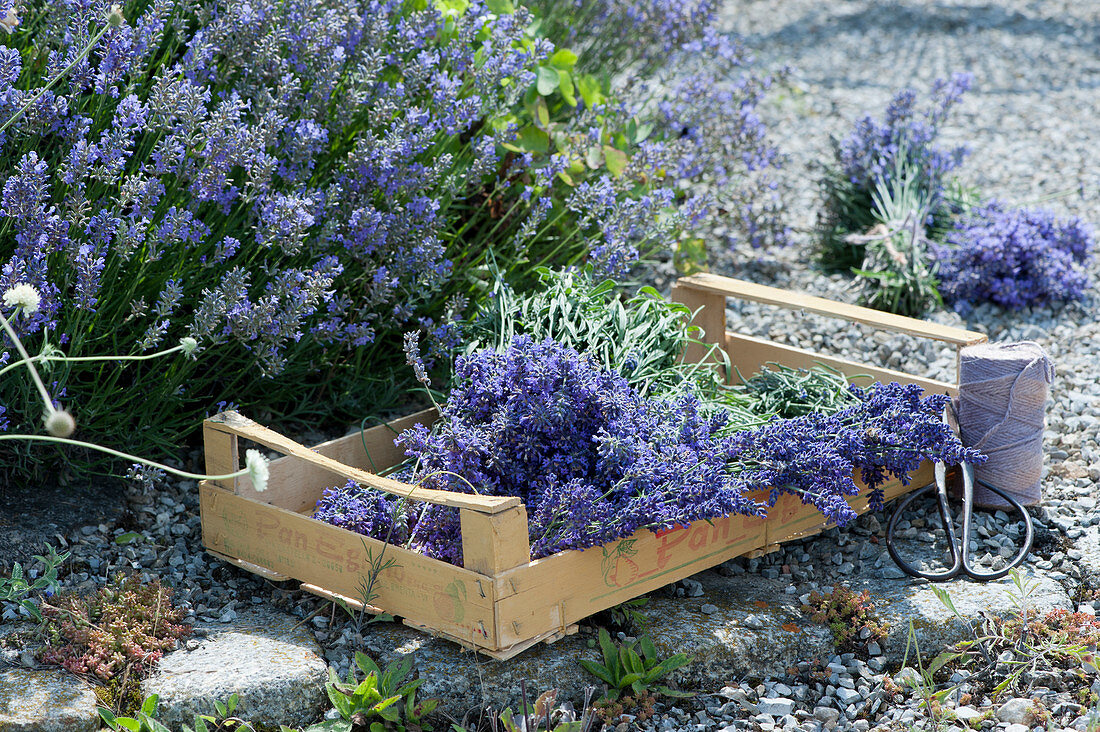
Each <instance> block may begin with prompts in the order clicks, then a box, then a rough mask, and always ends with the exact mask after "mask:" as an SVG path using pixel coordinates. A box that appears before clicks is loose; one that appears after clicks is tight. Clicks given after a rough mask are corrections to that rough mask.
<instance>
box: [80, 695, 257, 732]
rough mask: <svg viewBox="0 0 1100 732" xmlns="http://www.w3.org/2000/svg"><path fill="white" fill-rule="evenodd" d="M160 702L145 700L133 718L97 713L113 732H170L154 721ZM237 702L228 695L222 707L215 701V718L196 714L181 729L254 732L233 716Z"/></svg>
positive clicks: (190, 731)
mask: <svg viewBox="0 0 1100 732" xmlns="http://www.w3.org/2000/svg"><path fill="white" fill-rule="evenodd" d="M159 701H160V699H159V697H158V696H157V695H156V694H152V695H151V696H149V697H147V698H146V699H145V701H144V702H142V704H141V709H139V710H138V712H137V716H134V717H121V716H119V717H116V716H115V715H114V713H112V712H111V710H109V709H106V708H104V707H99V708H98V710H97V711H98V712H99V717H100V719H102V720H103V723H104V724H105V725H106V726H107V727H108V728H110V729H112V730H114V732H123V731H125V732H171V731H170V730H169V728H168V727H166V726H165V725H163V724H161V723H160V722H158V721H157V719H156V716H157V704H158V702H159ZM239 701H240V699H239V697H238V696H237V695H236V694H233V695H231V696H230V697H229V699H227V700H226V701H225V703H222V702H220V701H215V702H214V710H215V714H196V715H195V719H194V724H193V725H191V726H188V725H186V724H184V725H181V726H182V728H183V732H231V731H232V730H247V731H248V732H254V730H253V727H252V725H250V724H249V723H248V722H245V721H244V720H243V719H239V718H237V717H235V716H233V712H234V711H235V710H236V708H237V703H238V702H239Z"/></svg>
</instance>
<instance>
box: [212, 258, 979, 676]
mask: <svg viewBox="0 0 1100 732" xmlns="http://www.w3.org/2000/svg"><path fill="white" fill-rule="evenodd" d="M728 297H737V298H741V299H744V300H752V301H757V302H762V303H769V304H772V305H778V306H780V307H786V308H795V309H800V310H804V311H807V312H813V313H820V314H823V315H827V316H832V317H836V318H842V319H846V320H849V321H854V322H857V323H864V324H866V325H870V326H873V327H875V328H878V329H883V330H892V331H898V332H902V333H909V334H912V335H916V336H923V337H927V338H933V339H937V340H940V341H945V342H947V343H950V344H952V345H954V346H955V347H957V348H961V347H962V346H965V345H969V344H973V343H978V342H981V341H983V340H985V336H983V335H982V334H980V333H972V332H969V331H964V330H959V329H956V328H949V327H946V326H942V325H936V324H933V323H926V322H923V321H919V320H914V319H911V318H904V317H899V316H895V315H890V314H886V313H880V312H877V311H874V310H868V309H866V308H860V307H856V306H852V305H846V304H842V303H836V302H832V301H830V300H824V299H821V298H817V297H810V296H806V295H800V294H797V293H792V292H787V291H785V290H779V289H775V288H771V287H764V286H761V285H755V284H751V283H747V282H741V281H738V280H732V279H729V278H725V277H717V276H714V275H705V274H699V275H693V276H691V277H685V278H683V279H681V280H680V281H679V282H678V283H677V284H676V286H675V287H674V289H673V298H674V299H676V300H678V301H679V302H682V303H685V304H686V305H688V306H689V307H690V308H691V309H692V311H693V312H695V313H696V315H695V322H696V323H698V324H699V325H701V326H703V328H704V329H705V331H706V333H707V339H708V340H709V341H710V342H716V343H719V344H720V345H721V346H722V347H723V348H725V349H726V351H727V352H728V353H729V356H730V360H731V362H732V364H733V365H734V366H736V367H737V368H738V369H739V370H740V372H741V373H742V374H745V375H746V376H748V375H749V374H752V373H755V372H756V371H758V370H759V368H760V367H761V366H762V365H764V364H765V363H767V362H778V363H782V364H785V365H788V366H792V367H803V368H807V367H810V366H812V365H813V364H814V363H821V364H825V365H827V366H831V367H833V368H836V369H838V370H840V371H842V372H844V373H845V374H847V375H850V376H851V375H856V374H867V375H870V376H872V377H874V378H875V379H877V380H879V381H886V382H888V381H898V382H901V383H916V384H919V385H920V386H922V387H923V388H924V389H925V390H926V391H934V392H941V393H953V392H954V389H955V387H954V386H953V385H951V384H946V383H942V382H938V381H933V380H930V379H925V378H921V377H918V376H914V375H910V374H904V373H900V372H896V371H890V370H887V369H883V368H878V367H874V366H871V365H868V364H861V363H856V362H852V361H846V360H843V359H837V358H831V357H826V356H821V355H818V354H815V353H813V352H811V351H806V350H802V349H798V348H792V347H789V346H782V345H778V344H775V343H771V342H769V341H766V340H762V339H759V338H753V337H749V336H744V335H740V334H737V333H731V332H727V331H726V316H725V306H726V298H728ZM702 355H703V350H702V348H701V347H699V348H697V349H695V352H694V353H689V354H687V356H688V357H689V358H692V357H694V358H701V357H702ZM435 418H436V414H435V412H434V411H432V410H429V411H426V412H422V413H420V414H416V415H412V416H410V417H405V418H404V419H399V420H396V421H395V422H392V423H390V424H389V425H385V426H379V427H375V428H373V429H369V430H366V431H365V432H363V433H356V434H352V435H349V436H347V437H343V438H340V439H338V440H332V441H330V442H326V443H324V444H321V445H318V446H317V447H315V448H313V449H308V448H306V447H303V446H302V445H299V444H297V443H295V442H293V441H292V440H290V439H288V438H286V437H284V436H282V435H280V434H278V433H276V432H274V431H272V430H269V429H267V428H265V427H262V426H260V425H258V424H256V423H254V422H252V421H251V420H248V419H246V418H244V417H241V416H240V415H238V414H236V413H234V412H225V413H222V414H219V415H217V416H215V417H213V418H211V419H208V420H206V422H205V423H204V425H203V433H204V434H203V437H204V441H205V448H206V470H207V472H208V473H209V474H211V475H223V474H227V473H231V472H234V471H236V470H237V469H238V465H239V453H240V448H239V446H238V441H239V440H242V439H244V440H251V441H253V442H255V443H259V444H260V445H264V446H265V447H267V448H270V449H271V450H274V451H276V452H279V453H282V454H283V455H285V457H282V458H279V459H277V460H275V461H273V462H272V463H271V467H270V470H271V477H270V481H269V483H268V487H267V490H266V491H264V492H263V493H258V492H256V491H255V490H254V489H253V487H252V485H251V483H250V481H249V480H248V479H247V478H238V479H232V480H220V481H212V482H211V481H208V482H203V483H201V484H200V486H199V489H200V492H201V511H202V530H203V544H204V546H205V547H206V548H207V550H208V551H209V552H211V553H212V554H215V555H216V556H219V557H221V558H223V559H225V560H226V561H229V562H232V563H234V564H236V565H238V566H241V567H243V568H245V569H248V570H250V571H252V572H256V573H257V574H261V575H264V576H266V577H269V578H272V579H282V580H285V579H291V578H292V579H295V580H299V581H301V582H302V583H303V585H302V587H303V589H306V590H309V591H311V592H314V593H316V594H319V595H321V596H323V597H327V598H330V599H341V600H343V601H345V602H347V603H348V604H349V605H351V606H352V607H357V608H359V607H363V603H362V602H361V601H360V598H362V596H363V583H364V577H365V576H366V574H367V572H368V570H369V568H370V566H371V562H372V558H373V561H376V562H377V561H378V560H379V557H384V559H385V560H387V561H388V560H393V561H394V562H395V563H396V564H395V566H392V567H390V568H388V569H386V570H384V571H383V572H381V573H380V575H379V576H378V580H377V583H376V585H375V587H374V591H375V592H376V593H377V597H376V598H375V600H374V602H373V605H374V606H375V607H369V608H368V609H370V610H379V609H380V610H384V611H385V612H388V613H390V614H392V615H395V616H399V617H401V618H402V619H403V621H404V622H405V623H406V624H408V625H413V626H415V627H420V628H423V629H425V630H427V631H429V632H431V633H434V634H437V635H440V636H443V637H446V638H449V639H451V640H454V641H456V642H458V643H460V644H462V645H464V646H467V647H470V648H474V649H477V650H478V651H481V652H483V653H485V654H487V655H490V656H493V657H495V658H499V659H506V658H510V657H512V656H514V655H516V654H517V653H519V652H521V651H523V650H524V649H526V648H529V647H530V646H532V645H534V644H535V643H538V642H540V641H552V640H556V639H558V638H561V637H563V636H565V635H567V634H569V633H570V632H572V631H573V630H575V628H576V626H575V624H576V623H577V621H579V620H581V619H582V618H585V617H587V616H589V615H592V614H593V613H596V612H598V611H600V610H603V609H606V608H609V607H612V606H614V605H617V604H619V603H621V602H624V601H626V600H629V599H631V598H634V597H637V596H639V595H642V594H644V593H646V592H649V591H651V590H654V589H657V588H658V587H661V586H664V585H667V584H669V583H670V582H674V581H676V580H679V579H683V578H684V577H688V576H690V575H692V574H694V573H696V572H699V571H701V570H704V569H707V568H708V567H712V566H715V565H717V564H720V563H721V562H724V561H726V560H727V559H730V558H733V557H737V556H741V555H746V554H754V553H762V552H767V551H769V550H772V549H774V548H776V547H777V546H778V545H779V543H780V542H784V541H789V540H792V539H796V538H801V537H804V536H809V535H812V534H814V533H817V532H819V531H821V530H822V529H824V528H825V520H824V517H823V516H822V515H821V513H819V512H818V511H817V509H815V508H813V507H812V506H804V505H802V503H801V502H800V501H799V500H798V499H796V498H795V497H793V496H786V495H785V496H783V497H782V498H781V500H780V501H779V502H778V503H777V505H776V506H775V507H774V508H773V509H772V510H771V511H770V512H769V516H768V518H766V519H761V518H750V517H745V516H728V517H724V518H719V519H715V520H712V521H710V522H707V521H698V522H696V523H693V524H692V525H690V526H687V527H678V528H675V529H672V530H668V531H657V532H652V531H648V530H640V531H638V532H637V533H636V534H634V535H633V536H631V537H629V538H626V539H621V540H619V541H615V542H611V543H609V544H606V545H604V546H600V547H594V548H591V549H587V550H584V551H567V552H561V553H559V554H555V555H553V556H549V557H545V558H543V559H537V560H534V561H532V560H531V559H530V544H529V542H528V532H527V513H526V510H525V509H524V506H523V505H522V504H521V503H520V500H519V499H518V498H515V497H498V496H481V495H466V494H457V493H449V492H444V491H435V490H427V489H422V488H414V487H413V486H410V485H407V484H404V483H400V482H398V481H396V480H392V479H389V478H385V477H380V476H378V475H375V474H373V473H371V472H368V467H371V466H373V469H375V470H381V469H384V468H387V467H390V466H393V465H396V464H397V463H398V462H400V461H401V460H402V459H403V457H404V456H403V454H402V452H401V451H400V450H399V449H398V448H396V447H395V446H394V444H393V438H394V435H395V431H396V432H400V431H401V430H404V429H407V428H408V427H411V426H412V425H413V424H415V423H417V422H422V423H430V422H431V421H432V420H434V419H435ZM368 454H369V457H368ZM372 461H373V462H372ZM912 478H913V482H912V483H911V484H910V488H912V487H916V486H920V485H923V484H925V483H927V482H929V481H930V480H931V479H932V469H931V465H930V464H927V463H926V464H925V465H924V466H922V467H921V468H920V469H919V470H918V471H917V472H916V473H915V474H914V475H913V476H912ZM347 479H354V480H356V481H358V482H359V483H360V484H363V485H369V486H373V487H375V488H378V489H380V490H383V491H386V492H388V493H391V494H394V495H397V496H406V497H409V498H411V499H414V500H418V501H427V502H429V503H435V504H440V505H445V506H452V507H455V508H457V509H458V510H459V514H460V517H461V531H462V553H463V557H464V561H465V565H466V566H465V567H455V566H453V565H451V564H447V563H445V562H441V561H439V560H436V559H431V558H428V557H425V556H423V555H420V554H417V553H415V552H411V551H408V550H405V549H402V548H400V547H396V546H386V545H385V544H383V543H382V542H379V541H376V540H374V539H370V538H367V537H363V536H360V535H359V534H356V533H353V532H351V531H348V530H346V529H341V528H337V527H335V526H331V525H329V524H326V523H322V522H320V521H317V520H315V519H313V518H311V517H310V514H311V512H312V511H313V509H314V506H315V504H316V503H317V500H318V498H320V496H321V493H322V491H323V490H324V489H325V488H328V487H331V486H334V485H337V484H340V483H343V482H344V481H345V480H347ZM908 489H909V488H906V487H903V486H902V485H901V484H900V482H899V481H892V482H890V483H888V484H887V485H886V486H885V492H886V496H887V498H892V497H895V496H898V495H901V494H902V493H904V492H906V491H907V490H908ZM849 503H851V504H852V506H853V507H854V508H855V509H856V511H859V512H863V511H866V510H867V498H866V495H861V496H858V497H854V498H851V499H849Z"/></svg>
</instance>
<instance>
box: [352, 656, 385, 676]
mask: <svg viewBox="0 0 1100 732" xmlns="http://www.w3.org/2000/svg"><path fill="white" fill-rule="evenodd" d="M355 665H356V666H358V667H359V670H360V671H362V672H363V673H364V674H367V675H370V674H374V676H375V678H381V677H382V669H380V668H378V664H377V663H375V662H374V661H373V660H371V657H370V656H368V655H367V654H365V653H363V652H362V651H356V652H355Z"/></svg>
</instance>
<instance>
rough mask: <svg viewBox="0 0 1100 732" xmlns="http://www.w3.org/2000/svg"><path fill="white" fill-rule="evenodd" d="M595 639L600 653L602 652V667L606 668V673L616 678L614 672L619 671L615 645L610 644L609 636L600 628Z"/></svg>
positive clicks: (617, 653) (617, 652)
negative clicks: (608, 672) (598, 644)
mask: <svg viewBox="0 0 1100 732" xmlns="http://www.w3.org/2000/svg"><path fill="white" fill-rule="evenodd" d="M596 638H597V640H598V641H599V643H600V651H602V652H603V662H604V665H606V666H607V670H608V671H610V672H611V673H612V674H614V675H616V676H618V673H616V672H617V670H618V669H619V651H618V649H617V648H616V647H615V644H614V643H612V642H611V634H610V633H608V632H607V630H606V629H604V628H600V632H599V634H598V635H597V636H596Z"/></svg>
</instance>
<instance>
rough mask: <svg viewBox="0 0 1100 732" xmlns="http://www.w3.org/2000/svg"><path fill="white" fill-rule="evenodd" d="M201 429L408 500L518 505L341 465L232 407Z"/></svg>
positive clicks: (497, 508) (483, 507) (475, 507)
mask: <svg viewBox="0 0 1100 732" xmlns="http://www.w3.org/2000/svg"><path fill="white" fill-rule="evenodd" d="M203 429H205V430H209V431H212V432H224V433H226V434H230V435H236V436H237V437H243V438H244V439H247V440H252V441H253V442H256V443H259V444H261V445H263V446H264V447H267V448H269V449H271V450H275V451H276V452H281V453H283V454H284V455H293V456H294V457H297V458H300V459H302V460H305V461H307V462H310V463H313V464H314V465H316V466H318V467H320V468H324V469H326V470H329V471H330V472H332V473H334V474H335V475H339V476H341V477H343V478H350V479H351V480H354V481H357V482H359V483H362V484H364V485H368V486H370V487H372V488H376V489H378V490H380V491H383V492H384V493H389V494H390V495H393V496H397V497H398V498H408V499H410V500H416V501H423V502H425V503H434V504H437V505H440V506H449V507H452V508H459V509H467V510H470V511H477V512H479V513H489V514H495V513H500V512H502V511H507V510H508V509H510V508H514V507H516V506H519V505H521V501H520V499H519V498H518V497H516V496H486V495H481V494H477V493H454V492H451V491H441V490H434V489H430V488H419V487H417V486H414V485H410V484H408V483H402V482H401V481H398V480H394V479H392V478H383V477H382V476H379V475H375V474H374V473H371V472H368V471H366V470H363V469H361V468H353V467H351V466H349V465H344V464H343V463H341V462H339V461H338V460H334V459H332V458H330V457H327V456H325V455H322V454H320V453H317V452H314V451H313V450H311V449H309V448H307V447H306V446H304V445H301V444H299V443H297V442H295V441H294V440H291V439H290V438H289V437H286V436H284V435H281V434H279V433H278V432H276V431H274V430H272V429H268V428H267V427H264V426H263V425H261V424H259V423H257V422H254V421H252V420H251V419H248V418H247V417H245V416H243V415H241V414H238V413H237V412H233V411H226V412H220V413H218V414H216V415H214V416H213V417H208V418H207V419H206V420H204V422H203Z"/></svg>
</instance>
